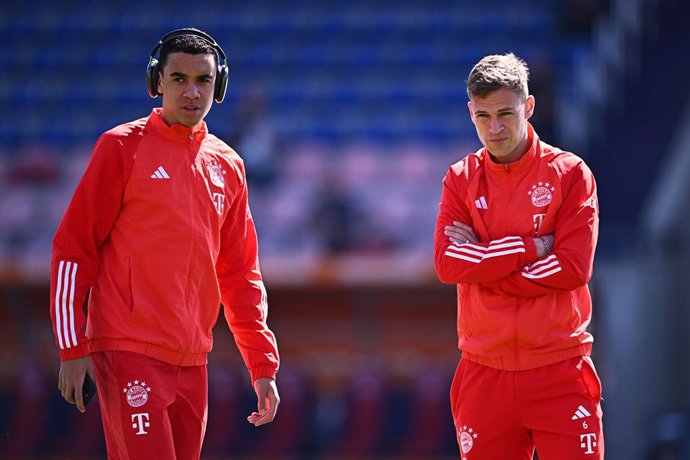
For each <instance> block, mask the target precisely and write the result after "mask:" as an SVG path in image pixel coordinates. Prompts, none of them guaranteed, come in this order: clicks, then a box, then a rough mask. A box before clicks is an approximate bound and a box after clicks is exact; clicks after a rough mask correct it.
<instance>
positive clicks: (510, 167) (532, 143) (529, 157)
mask: <svg viewBox="0 0 690 460" xmlns="http://www.w3.org/2000/svg"><path fill="white" fill-rule="evenodd" d="M527 139H528V143H529V149H527V152H526V153H525V154H524V155H523V156H522V158H520V159H519V160H517V161H513V162H512V163H496V162H495V161H494V160H493V159H492V158H491V155H489V151H488V150H487V149H486V147H485V148H483V149H482V150H481V156H482V157H483V158H484V164H485V165H486V167H487V169H489V171H491V172H492V173H496V174H506V173H508V172H510V174H511V175H515V174H520V173H521V172H524V171H527V170H529V169H530V167H531V166H532V164H533V163H534V161H535V159H536V158H537V157H538V156H539V154H540V153H541V144H540V143H539V136H537V133H536V132H535V131H534V128H533V127H532V124H530V123H528V124H527Z"/></svg>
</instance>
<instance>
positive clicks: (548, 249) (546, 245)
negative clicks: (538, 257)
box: [539, 236, 551, 257]
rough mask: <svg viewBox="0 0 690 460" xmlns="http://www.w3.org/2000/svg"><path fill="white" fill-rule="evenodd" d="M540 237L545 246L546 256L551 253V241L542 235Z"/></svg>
mask: <svg viewBox="0 0 690 460" xmlns="http://www.w3.org/2000/svg"><path fill="white" fill-rule="evenodd" d="M539 239H540V240H541V244H542V245H543V246H544V256H546V255H548V254H549V252H551V248H550V247H549V243H547V242H546V240H545V239H544V238H542V237H541V236H540V237H539ZM544 256H542V257H544Z"/></svg>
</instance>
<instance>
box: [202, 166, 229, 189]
mask: <svg viewBox="0 0 690 460" xmlns="http://www.w3.org/2000/svg"><path fill="white" fill-rule="evenodd" d="M206 169H207V170H208V175H209V177H210V178H211V183H212V184H213V185H215V186H216V187H220V188H223V187H225V177H223V176H224V175H225V171H223V168H222V167H221V166H220V165H219V164H218V162H217V161H216V160H211V161H210V162H209V163H207V164H206Z"/></svg>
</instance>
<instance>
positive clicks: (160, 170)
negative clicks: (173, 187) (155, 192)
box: [151, 166, 170, 179]
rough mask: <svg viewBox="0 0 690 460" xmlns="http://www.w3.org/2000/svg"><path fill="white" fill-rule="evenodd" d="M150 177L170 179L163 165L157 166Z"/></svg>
mask: <svg viewBox="0 0 690 460" xmlns="http://www.w3.org/2000/svg"><path fill="white" fill-rule="evenodd" d="M151 179H170V176H168V173H167V172H166V171H165V169H164V168H163V166H159V167H158V169H156V171H155V172H154V173H153V174H151Z"/></svg>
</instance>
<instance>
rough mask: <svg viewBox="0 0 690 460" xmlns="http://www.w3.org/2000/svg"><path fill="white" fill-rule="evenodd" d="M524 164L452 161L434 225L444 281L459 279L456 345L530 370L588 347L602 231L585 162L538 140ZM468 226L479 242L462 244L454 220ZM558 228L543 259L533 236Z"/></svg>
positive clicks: (484, 158)
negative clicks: (453, 236) (455, 238)
mask: <svg viewBox="0 0 690 460" xmlns="http://www.w3.org/2000/svg"><path fill="white" fill-rule="evenodd" d="M529 142H530V148H529V150H528V152H527V153H526V154H525V155H524V156H523V157H522V158H521V159H520V160H518V161H516V162H514V163H508V164H499V163H495V162H494V161H493V160H492V159H491V157H490V156H489V154H488V152H487V151H486V149H480V150H478V151H477V152H476V153H474V154H471V155H469V156H467V157H466V158H464V159H463V160H461V161H459V162H458V163H456V164H454V165H453V166H451V168H450V169H449V171H448V173H447V175H446V177H445V179H444V181H443V193H442V198H441V204H440V211H439V215H438V219H437V221H436V232H435V244H434V252H435V264H436V272H437V274H438V277H439V279H440V280H441V281H442V282H444V283H450V284H457V295H458V316H457V323H458V324H457V327H458V346H459V348H460V349H461V350H462V351H463V357H464V358H466V359H469V360H471V361H474V362H477V363H479V364H482V365H485V366H489V367H493V368H497V369H503V370H511V371H512V370H524V369H531V368H535V367H540V366H545V365H548V364H552V363H555V362H558V361H562V360H565V359H568V358H572V357H576V356H585V355H589V354H590V353H591V346H592V341H593V338H592V336H591V335H590V334H589V333H588V332H587V331H586V328H587V326H588V324H589V322H590V319H591V313H592V305H591V298H590V294H589V290H588V288H587V282H588V281H589V279H590V278H591V275H592V264H593V260H594V250H595V247H596V242H597V235H598V226H599V221H598V213H599V211H598V202H597V196H596V184H595V181H594V177H593V176H592V173H591V171H590V170H589V168H588V167H587V165H585V163H584V161H582V159H580V158H578V157H577V156H575V155H573V154H572V153H568V152H563V151H561V150H559V149H557V148H555V147H552V146H550V145H548V144H546V143H544V142H541V141H540V140H539V138H538V136H537V135H536V133H535V132H534V129H533V128H532V126H531V125H530V126H529ZM453 221H460V222H463V223H465V224H467V225H470V226H471V227H472V228H473V229H474V231H475V233H476V235H477V237H478V239H479V240H480V242H479V243H465V244H455V243H451V242H450V241H449V240H448V237H447V236H446V235H444V229H445V227H446V226H447V225H452V223H453ZM550 233H554V234H555V241H554V245H553V250H552V251H551V252H550V253H549V254H547V255H546V256H545V257H542V258H538V257H537V251H536V248H535V244H534V241H533V238H534V237H538V236H540V235H547V234H550Z"/></svg>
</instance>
